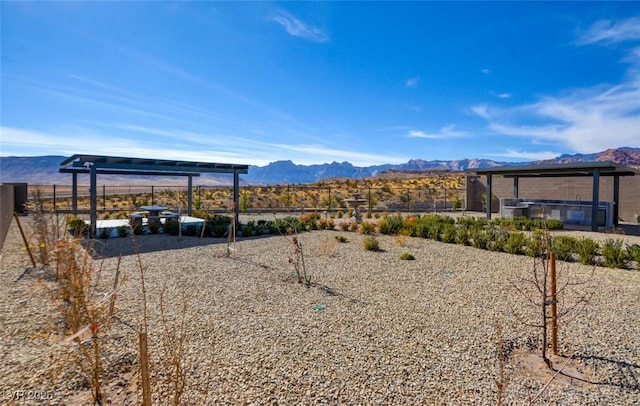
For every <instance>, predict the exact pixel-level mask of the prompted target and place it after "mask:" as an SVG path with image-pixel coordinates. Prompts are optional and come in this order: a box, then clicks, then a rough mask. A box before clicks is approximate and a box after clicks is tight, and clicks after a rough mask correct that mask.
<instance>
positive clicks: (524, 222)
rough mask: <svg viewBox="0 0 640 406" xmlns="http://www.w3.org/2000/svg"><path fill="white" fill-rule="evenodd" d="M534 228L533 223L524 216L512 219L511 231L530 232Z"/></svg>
mask: <svg viewBox="0 0 640 406" xmlns="http://www.w3.org/2000/svg"><path fill="white" fill-rule="evenodd" d="M534 227H535V225H534V221H533V220H532V219H530V218H528V217H525V216H517V217H514V218H513V229H514V230H521V231H530V230H533V228H534Z"/></svg>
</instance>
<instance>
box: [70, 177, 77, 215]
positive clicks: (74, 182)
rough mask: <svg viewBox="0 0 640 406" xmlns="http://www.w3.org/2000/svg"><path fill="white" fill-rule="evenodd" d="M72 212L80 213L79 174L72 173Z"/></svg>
mask: <svg viewBox="0 0 640 406" xmlns="http://www.w3.org/2000/svg"><path fill="white" fill-rule="evenodd" d="M71 212H72V213H73V214H74V215H78V174H77V173H75V172H74V173H72V174H71Z"/></svg>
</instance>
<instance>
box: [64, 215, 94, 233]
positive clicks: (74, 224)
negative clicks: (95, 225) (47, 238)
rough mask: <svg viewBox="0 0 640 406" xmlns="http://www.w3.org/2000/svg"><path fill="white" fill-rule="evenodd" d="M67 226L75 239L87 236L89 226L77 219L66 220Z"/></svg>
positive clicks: (73, 217) (69, 218) (70, 217)
mask: <svg viewBox="0 0 640 406" xmlns="http://www.w3.org/2000/svg"><path fill="white" fill-rule="evenodd" d="M67 226H68V227H69V232H70V233H71V234H73V235H74V236H76V237H85V236H87V235H89V225H88V224H87V223H85V222H84V220H83V219H81V218H79V217H76V216H69V217H68V218H67Z"/></svg>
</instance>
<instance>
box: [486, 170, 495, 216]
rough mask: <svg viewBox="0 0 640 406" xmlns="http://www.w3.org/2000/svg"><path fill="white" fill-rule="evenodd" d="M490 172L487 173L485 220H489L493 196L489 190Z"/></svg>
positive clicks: (490, 189)
mask: <svg viewBox="0 0 640 406" xmlns="http://www.w3.org/2000/svg"><path fill="white" fill-rule="evenodd" d="M491 175H492V173H491V172H487V199H486V200H487V204H486V206H487V220H491V201H492V200H493V199H492V196H493V190H492V188H491Z"/></svg>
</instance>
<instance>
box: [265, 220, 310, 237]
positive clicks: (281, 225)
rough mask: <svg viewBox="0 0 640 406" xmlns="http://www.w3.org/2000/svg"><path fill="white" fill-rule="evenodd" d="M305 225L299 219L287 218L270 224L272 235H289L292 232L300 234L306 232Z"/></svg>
mask: <svg viewBox="0 0 640 406" xmlns="http://www.w3.org/2000/svg"><path fill="white" fill-rule="evenodd" d="M305 228H306V227H305V225H304V223H302V222H301V221H300V219H299V218H297V217H293V216H287V217H284V218H282V219H277V220H275V221H273V222H271V223H269V231H270V232H271V234H289V233H290V232H297V233H300V232H302V231H304V230H305Z"/></svg>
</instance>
